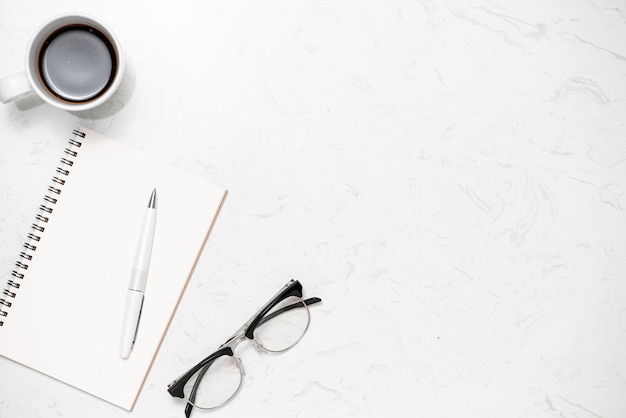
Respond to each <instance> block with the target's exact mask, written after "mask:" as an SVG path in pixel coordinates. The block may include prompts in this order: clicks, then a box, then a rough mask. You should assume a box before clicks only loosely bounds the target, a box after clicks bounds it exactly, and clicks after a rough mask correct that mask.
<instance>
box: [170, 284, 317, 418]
mask: <svg viewBox="0 0 626 418" xmlns="http://www.w3.org/2000/svg"><path fill="white" fill-rule="evenodd" d="M290 296H295V297H298V298H299V299H300V300H302V284H301V283H300V282H299V281H298V280H293V279H292V280H290V281H289V282H288V283H287V284H286V285H285V286H283V288H282V289H280V290H279V291H278V293H277V294H276V295H274V297H272V298H271V299H270V301H269V302H267V303H266V304H265V305H263V307H261V309H259V310H258V311H257V312H256V313H255V314H254V315H253V316H252V317H251V318H250V319H249V320H248V321H246V323H245V324H243V325H242V326H241V327H240V328H239V329H238V330H237V331H236V332H235V333H234V334H233V335H232V336H231V337H230V338H229V339H228V340H226V342H225V343H224V344H222V345H221V346H220V347H219V348H218V349H217V351H215V352H213V353H212V354H210V355H209V356H207V357H206V358H204V359H203V360H202V361H200V362H199V363H198V364H196V365H195V366H193V367H192V368H191V369H189V370H188V371H187V372H186V373H184V374H183V375H182V376H180V377H178V378H177V379H175V380H174V381H172V382H171V383H169V384H168V385H167V391H168V392H169V394H170V395H171V396H174V397H177V398H183V399H184V398H185V393H184V388H185V385H186V384H187V382H188V381H189V380H190V379H191V378H192V377H193V376H194V375H195V374H196V373H198V372H200V375H199V377H198V379H197V380H196V382H195V384H194V387H193V388H192V391H191V393H190V394H189V397H188V401H187V406H186V407H185V415H186V416H187V417H189V415H190V414H191V410H192V409H193V406H194V405H193V401H194V399H195V394H196V390H197V387H198V384H199V383H200V381H201V380H202V377H203V376H204V374H205V373H206V372H207V370H208V369H209V367H210V366H211V364H212V363H213V362H214V361H215V360H217V359H218V358H220V357H222V356H230V357H233V358H234V359H235V360H236V363H237V367H239V369H240V370H241V375H242V378H243V369H242V367H241V364H240V362H239V359H238V358H237V357H235V351H234V350H235V347H236V346H237V345H239V343H240V342H242V341H244V340H254V331H255V329H256V328H258V326H259V325H261V324H263V323H265V322H266V321H268V320H270V319H272V318H274V317H275V316H277V315H280V314H281V313H283V312H286V311H288V310H289V309H293V308H295V307H296V306H297V304H293V305H289V306H287V307H284V308H282V309H281V310H279V311H276V312H273V313H272V314H271V315H268V316H266V315H267V313H268V312H269V311H270V310H271V309H272V308H273V307H274V306H276V305H277V304H279V303H280V302H281V301H283V300H285V299H286V298H288V297H290ZM321 301H322V300H321V299H320V298H318V297H313V298H309V299H306V300H302V302H304V304H305V305H306V306H309V305H312V304H314V303H318V302H321ZM307 328H308V325H307ZM305 333H306V330H305V332H304V333H303V334H302V336H304V334H305ZM300 338H302V337H300ZM299 341H300V339H298V341H296V342H295V343H294V344H292V345H291V346H290V347H288V348H287V349H285V350H282V351H286V350H288V349H289V348H291V347H293V346H294V345H295V344H297V343H298V342H299ZM255 346H256V347H257V348H259V349H262V347H261V346H259V345H258V344H255ZM264 351H267V350H264ZM279 352H280V351H279ZM239 389H241V385H239V387H238V388H237V390H236V391H235V393H233V395H232V396H231V397H230V398H229V399H228V400H227V401H226V402H224V403H223V404H221V405H218V406H216V407H214V408H201V409H207V410H210V409H217V408H219V407H222V406H224V405H225V404H227V403H228V402H230V400H232V399H233V398H234V397H235V396H236V395H237V393H238V392H239Z"/></svg>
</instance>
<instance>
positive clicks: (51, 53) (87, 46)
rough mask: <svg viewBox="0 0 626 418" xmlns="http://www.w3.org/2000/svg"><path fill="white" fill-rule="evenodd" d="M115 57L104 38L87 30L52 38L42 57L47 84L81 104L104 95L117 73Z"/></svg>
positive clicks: (54, 91)
mask: <svg viewBox="0 0 626 418" xmlns="http://www.w3.org/2000/svg"><path fill="white" fill-rule="evenodd" d="M113 66H114V62H113V58H112V56H111V52H110V50H109V47H108V46H107V44H106V43H105V41H104V40H103V39H101V38H100V37H99V36H98V35H96V34H94V33H93V32H92V31H89V30H85V29H83V28H76V29H68V30H65V31H63V32H61V33H59V34H57V35H55V36H54V37H52V38H51V39H50V41H49V42H48V43H47V46H46V47H45V49H44V50H43V52H42V54H41V57H40V71H41V76H42V79H43V81H44V83H45V84H46V85H47V86H48V88H49V89H50V90H51V91H52V92H53V93H55V94H56V95H58V96H60V97H61V98H62V99H65V100H68V101H72V102H81V101H86V100H89V99H91V98H94V97H95V96H97V95H98V94H99V93H100V92H102V91H103V90H104V89H105V88H106V87H107V85H108V84H109V81H110V79H111V77H112V74H113V71H112V70H113Z"/></svg>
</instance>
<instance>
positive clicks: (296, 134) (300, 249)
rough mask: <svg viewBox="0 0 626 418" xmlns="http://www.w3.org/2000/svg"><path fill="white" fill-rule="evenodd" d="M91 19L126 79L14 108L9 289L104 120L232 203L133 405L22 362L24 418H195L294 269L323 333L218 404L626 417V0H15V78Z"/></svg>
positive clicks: (5, 28) (259, 410) (250, 410)
mask: <svg viewBox="0 0 626 418" xmlns="http://www.w3.org/2000/svg"><path fill="white" fill-rule="evenodd" d="M70 10H78V11H83V12H88V13H91V14H95V15H97V16H99V17H101V18H102V19H103V20H105V21H106V22H107V23H108V24H109V25H110V26H111V27H112V28H113V29H114V31H115V32H116V34H117V35H118V37H119V38H120V39H121V41H122V43H123V44H124V46H125V51H126V55H127V59H128V69H127V73H126V78H125V82H124V84H123V85H122V87H121V89H120V91H119V94H117V95H116V97H115V98H114V100H112V101H110V102H109V103H108V104H107V105H105V106H103V107H102V108H101V109H97V110H95V111H91V112H87V113H83V114H70V113H67V112H63V111H60V110H56V109H53V108H51V107H49V106H48V105H44V104H41V103H40V102H39V101H37V100H25V101H21V102H20V103H19V104H18V105H4V106H0V234H1V239H0V279H1V280H5V279H8V278H9V272H10V270H11V268H12V264H13V262H14V261H15V259H16V256H17V253H18V251H19V247H20V243H21V241H22V240H23V238H24V237H25V235H26V234H27V232H28V225H29V224H30V222H31V218H32V217H33V215H34V213H35V210H36V208H37V206H38V204H39V202H40V199H41V197H42V195H43V192H44V190H45V187H46V186H47V183H48V179H49V178H50V177H51V175H52V171H53V169H54V166H55V164H56V161H57V160H58V158H59V157H60V156H61V153H62V150H63V148H64V146H65V141H66V139H67V138H68V137H69V133H70V131H71V130H72V129H73V128H76V127H78V126H80V125H86V126H88V127H90V128H92V129H94V130H97V131H99V132H102V133H104V134H105V135H108V136H110V137H112V138H115V139H117V140H119V141H120V142H123V143H126V144H128V145H130V146H132V147H135V148H138V149H141V150H143V151H144V152H146V153H148V154H150V155H153V156H156V157H158V158H161V159H163V160H166V161H168V162H170V163H171V164H173V165H175V166H177V167H180V168H182V169H184V170H187V171H189V172H192V173H195V174H196V175H198V176H201V177H203V178H206V179H208V180H210V181H212V182H214V183H217V184H220V185H223V186H225V187H226V188H228V189H229V190H230V194H229V197H228V199H227V202H226V205H225V207H224V210H223V212H222V214H221V216H220V218H219V220H218V223H217V225H216V227H215V229H214V232H213V234H212V236H211V238H210V240H209V244H208V245H207V247H206V249H205V252H204V254H203V256H202V258H201V262H200V264H199V265H198V268H197V270H196V273H195V275H194V276H193V277H192V279H191V283H190V286H189V288H188V290H187V292H186V294H185V296H184V298H183V300H182V303H181V305H180V307H179V310H178V312H177V314H176V316H175V318H174V321H173V323H172V326H171V327H170V330H169V332H168V334H167V337H166V339H165V343H164V345H163V346H162V348H161V350H160V352H159V354H158V356H157V359H156V362H155V364H154V367H153V368H152V370H151V372H150V374H149V376H148V378H147V381H146V384H145V386H144V389H143V391H142V392H141V395H140V397H139V400H138V403H137V405H136V407H135V409H134V411H133V412H132V413H130V414H129V413H127V412H125V411H123V410H121V409H119V408H117V407H115V406H112V405H109V404H107V403H105V402H103V401H100V400H98V399H96V398H93V397H91V396H89V395H87V394H84V393H82V392H80V391H77V390H75V389H73V388H71V387H68V386H66V385H64V384H61V383H59V382H56V381H54V380H52V379H49V378H48V377H45V376H42V375H40V374H38V373H36V372H33V371H31V370H29V369H27V368H25V367H22V366H20V365H17V364H15V363H13V362H11V361H9V360H6V359H4V358H0V417H2V418H14V417H20V418H28V417H56V416H60V417H85V416H89V417H95V418H105V417H106V418H109V417H128V416H134V417H138V418H139V417H146V418H147V417H182V416H183V408H184V404H183V403H182V402H181V401H179V400H175V399H173V398H171V397H170V396H169V395H168V394H167V393H166V391H165V388H166V385H167V383H168V382H169V381H171V380H172V379H174V378H175V377H177V376H178V375H179V374H181V373H182V372H183V371H185V370H186V369H187V368H188V367H189V366H191V365H192V364H193V363H195V362H196V361H197V360H199V359H200V358H202V357H203V356H204V355H206V354H208V352H210V351H212V350H213V349H215V348H216V347H217V346H218V345H219V344H221V343H222V342H223V340H224V339H225V338H226V337H228V336H229V335H230V334H231V333H232V332H233V331H235V329H237V328H238V327H239V325H240V324H241V323H242V322H243V321H245V320H246V319H247V318H248V316H249V315H251V314H252V313H253V312H254V311H255V310H256V309H257V308H258V307H259V306H260V305H261V304H263V303H264V302H265V301H266V299H267V298H269V297H270V296H271V295H272V294H273V293H274V292H275V291H276V290H277V289H278V288H279V287H280V286H281V285H283V284H284V282H286V281H287V279H288V278H290V277H294V278H297V279H300V280H301V281H302V283H303V284H304V288H305V295H308V296H320V297H321V298H322V299H323V304H321V305H319V306H316V307H314V308H313V309H312V323H311V328H310V330H309V333H308V334H307V335H306V337H305V338H304V340H303V341H302V342H301V343H300V344H299V345H298V346H297V347H296V348H294V349H293V350H291V351H290V352H288V353H286V354H283V355H280V356H268V355H262V354H259V353H257V352H256V351H255V350H254V349H253V348H252V347H251V346H245V347H242V348H243V349H242V352H241V357H242V359H243V361H244V363H245V367H246V371H247V375H246V378H245V379H246V381H245V387H244V388H243V389H242V391H241V393H240V395H239V397H238V398H237V399H236V400H235V401H234V402H233V403H231V404H230V405H228V406H227V407H226V408H224V409H222V410H220V411H219V412H216V413H212V414H209V415H211V416H213V417H226V416H237V417H241V416H264V417H265V416H268V417H269V416H279V417H294V416H299V417H344V416H356V417H364V416H372V417H379V416H418V417H476V418H479V417H480V418H491V417H493V418H496V417H497V418H500V417H514V418H517V417H555V418H556V417H565V418H598V417H602V418H621V417H626V396H625V395H624V393H625V392H626V278H625V275H626V257H625V254H626V215H625V212H624V206H625V205H626V201H625V195H626V142H625V140H626V42H625V39H626V5H625V4H624V3H623V2H621V1H616V0H613V1H611V0H606V1H599V0H598V1H592V0H587V1H583V0H576V1H539V0H533V1H525V2H515V3H514V2H505V1H487V0H473V1H461V0H458V1H447V2H434V1H428V0H422V1H344V2H337V1H312V0H310V1H299V2H293V1H288V0H274V1H268V2H254V1H232V2H221V3H220V4H217V2H200V1H197V2H191V1H185V0H180V1H176V2H172V3H159V2H148V1H143V2H129V1H106V2H104V1H92V0H90V1H78V0H76V1H71V0H59V1H54V2H44V1H38V2H35V1H27V0H24V1H22V2H15V1H9V0H0V53H1V59H0V77H2V76H5V75H9V74H11V73H13V72H17V71H20V70H22V69H23V54H24V49H25V44H26V41H27V39H28V37H29V36H30V33H31V32H32V31H33V30H34V29H35V28H36V27H37V26H38V25H39V23H40V22H42V21H43V20H45V19H47V18H48V17H50V16H52V15H54V14H57V13H59V12H63V11H70ZM112 169H114V167H112ZM189 192H190V193H193V190H190V191H189ZM50 326H55V324H54V316H53V315H51V318H50ZM0 344H2V340H1V336H0ZM111 384H115V382H111ZM194 416H196V417H200V416H203V414H201V413H199V412H198V413H195V414H194ZM206 416H208V415H206Z"/></svg>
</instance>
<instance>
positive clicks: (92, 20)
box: [25, 12, 125, 111]
mask: <svg viewBox="0 0 626 418" xmlns="http://www.w3.org/2000/svg"><path fill="white" fill-rule="evenodd" d="M72 24H81V25H87V26H93V27H94V28H96V29H97V30H99V31H100V32H102V33H103V34H104V35H105V36H106V37H107V38H108V39H109V41H110V42H111V45H112V47H113V50H114V51H115V54H116V59H117V69H116V71H115V74H114V76H113V80H112V81H111V82H110V83H109V85H108V87H107V88H106V89H105V90H104V91H103V92H101V93H100V94H97V95H96V96H95V97H93V98H90V99H87V100H85V101H80V102H71V101H66V100H63V99H62V98H59V97H57V96H55V95H53V94H52V93H51V92H50V91H48V89H47V88H46V87H45V86H44V84H43V80H42V79H41V76H40V75H39V70H38V68H39V55H40V51H41V48H42V46H43V44H44V41H45V40H46V39H48V37H49V36H50V35H51V34H53V33H54V32H55V31H57V30H59V29H61V28H63V27H65V26H68V25H72ZM25 67H26V76H27V78H28V81H29V83H30V85H31V87H32V89H33V91H34V92H35V93H36V94H37V95H38V96H39V97H41V98H42V99H43V100H44V101H46V102H47V103H49V104H51V105H52V106H54V107H57V108H59V109H63V110H68V111H81V110H88V109H93V108H95V107H98V106H100V105H101V104H103V103H104V102H105V101H107V100H108V99H110V98H111V96H113V94H114V93H115V92H116V91H117V88H118V87H119V85H120V84H121V82H122V78H123V75H124V68H125V59H124V53H123V51H122V47H121V44H120V42H119V39H118V38H117V36H116V35H115V33H114V32H113V31H112V30H111V28H110V27H109V26H108V25H106V24H105V23H104V22H103V21H102V20H100V19H98V18H97V17H95V16H92V15H90V14H87V13H77V12H72V13H61V14H58V15H56V16H53V17H51V18H49V19H48V20H46V21H44V22H43V23H42V24H40V25H39V27H37V29H36V30H35V31H34V32H33V33H32V35H31V37H30V39H29V41H28V44H27V48H26V55H25Z"/></svg>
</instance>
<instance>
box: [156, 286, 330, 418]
mask: <svg viewBox="0 0 626 418" xmlns="http://www.w3.org/2000/svg"><path fill="white" fill-rule="evenodd" d="M321 301H322V300H321V299H320V298H310V299H306V300H303V299H302V284H300V282H299V281H297V280H290V281H289V282H288V283H287V284H286V285H285V286H283V288H282V289H280V291H278V293H277V294H276V295H275V296H274V297H273V298H272V299H270V301H269V302H267V303H266V304H265V305H263V307H262V308H261V309H259V310H258V312H257V313H255V314H254V316H252V318H250V319H249V320H248V321H247V322H246V323H245V324H243V326H242V327H241V328H239V329H238V330H237V332H235V333H234V334H233V336H232V337H230V338H229V339H228V340H226V342H225V343H224V344H222V345H221V346H220V347H219V349H218V350H217V351H216V352H214V353H213V354H211V355H209V356H208V357H206V358H205V359H204V360H202V361H201V362H199V363H198V364H196V365H195V366H193V367H192V368H191V369H190V370H189V371H188V372H186V373H185V374H183V375H182V376H180V377H179V378H178V379H176V380H174V381H173V382H171V383H170V384H169V385H167V391H168V392H169V393H170V395H172V396H174V397H177V398H184V399H185V400H186V401H187V405H186V407H185V416H186V417H187V418H189V415H190V414H191V410H192V409H193V407H196V408H199V409H202V410H212V409H217V408H220V407H222V406H224V405H225V404H226V403H228V402H229V401H230V400H232V399H233V398H234V397H235V395H236V394H237V393H238V392H239V389H240V388H241V384H242V381H243V374H244V372H243V365H242V364H241V360H240V359H239V357H238V356H236V355H235V348H236V347H237V346H238V345H239V343H240V342H242V341H245V340H252V341H253V344H254V347H255V348H256V349H257V350H259V351H261V352H269V353H281V352H284V351H287V350H289V349H290V348H291V347H293V346H294V345H296V344H297V343H298V342H299V341H300V340H301V339H302V337H303V336H304V334H305V333H306V330H307V329H308V327H309V322H310V321H311V316H310V313H309V308H308V306H309V305H312V304H314V303H318V302H321Z"/></svg>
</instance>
